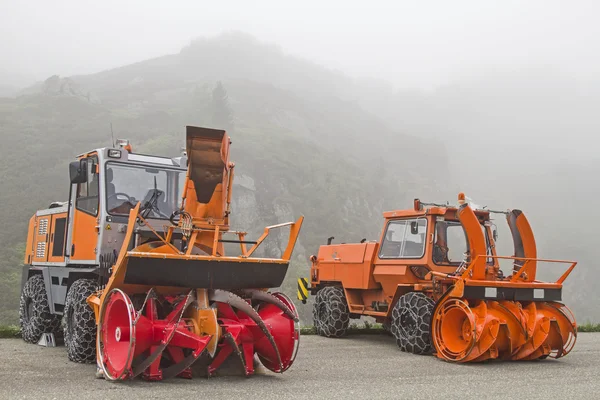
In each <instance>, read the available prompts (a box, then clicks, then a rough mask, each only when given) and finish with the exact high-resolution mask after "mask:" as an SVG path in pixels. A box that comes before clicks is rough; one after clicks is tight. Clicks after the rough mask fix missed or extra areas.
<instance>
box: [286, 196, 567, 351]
mask: <svg viewBox="0 0 600 400" xmlns="http://www.w3.org/2000/svg"><path fill="white" fill-rule="evenodd" d="M492 213H494V212H493V211H490V210H483V209H477V208H475V206H473V207H472V206H471V205H470V204H469V203H468V202H467V201H466V199H465V196H464V194H462V193H461V194H459V199H458V205H457V206H450V205H449V204H433V203H429V204H428V203H424V202H421V201H420V200H418V199H416V200H415V202H414V208H413V209H410V210H398V211H391V212H386V213H384V217H385V226H384V229H383V232H382V235H381V239H380V240H379V241H378V242H367V241H363V242H362V243H360V244H358V243H357V244H328V245H326V246H321V247H320V249H319V252H318V255H317V256H311V263H312V265H311V269H310V281H311V288H310V290H311V292H312V294H314V295H316V297H315V302H314V311H313V315H314V318H315V327H316V330H317V332H318V333H319V334H321V335H323V336H330V337H339V336H342V335H344V334H345V331H346V329H347V327H348V320H349V318H350V317H355V318H356V317H360V316H370V317H374V318H375V319H376V320H377V321H378V322H381V323H383V324H384V327H386V329H387V330H389V331H390V333H392V334H393V335H394V336H395V337H396V339H397V343H398V346H399V347H400V348H401V349H402V350H403V351H407V352H411V353H416V354H427V353H431V352H435V353H436V355H437V356H438V357H439V358H442V359H445V360H447V361H454V362H466V361H483V360H487V359H512V360H521V359H536V358H546V357H548V356H550V357H554V358H558V357H562V356H564V355H566V354H567V353H568V352H569V351H570V350H571V349H572V347H573V345H574V344H575V339H576V335H577V333H576V324H575V319H574V317H573V315H572V313H571V312H570V311H569V309H568V308H567V307H566V306H564V305H563V304H561V303H560V301H561V297H562V285H563V282H564V281H565V279H566V278H567V276H568V275H569V274H570V273H571V271H572V270H573V268H574V267H575V265H576V263H575V262H572V261H562V260H545V259H539V258H537V250H536V244H535V239H534V236H533V232H532V230H531V227H530V225H529V222H528V221H527V219H526V218H525V215H524V214H523V213H522V212H521V211H520V210H509V211H506V212H501V214H504V215H505V216H506V220H507V223H508V225H509V227H510V231H511V234H512V237H513V243H514V255H513V256H510V257H505V256H498V255H497V254H496V245H495V241H496V238H497V235H496V229H495V228H494V225H493V223H492V221H491V219H490V215H491V214H492ZM499 260H510V262H511V263H512V269H511V271H510V272H509V273H507V274H506V276H505V275H504V273H503V271H502V269H501V268H500V263H499ZM541 263H562V264H565V265H567V266H568V267H567V268H566V271H565V272H564V273H563V274H562V275H561V276H560V277H559V278H558V279H557V280H556V281H555V282H542V281H539V280H537V279H536V272H537V269H538V268H539V264H541ZM301 289H303V285H301V282H299V293H298V295H299V297H303V296H302V295H303V293H302V290H301Z"/></svg>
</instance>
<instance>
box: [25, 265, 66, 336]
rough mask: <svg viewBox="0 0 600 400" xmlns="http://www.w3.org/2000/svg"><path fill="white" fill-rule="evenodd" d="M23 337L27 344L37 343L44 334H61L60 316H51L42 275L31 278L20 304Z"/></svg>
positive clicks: (26, 283) (26, 284)
mask: <svg viewBox="0 0 600 400" xmlns="http://www.w3.org/2000/svg"><path fill="white" fill-rule="evenodd" d="M19 323H20V325H21V336H22V337H23V340H24V341H26V342H27V343H37V342H38V341H39V340H40V337H41V336H42V334H44V333H54V334H59V333H60V316H59V315H54V314H50V305H49V304H48V295H47V294H46V285H45V283H44V278H43V277H42V275H33V276H32V277H30V278H29V279H28V280H27V282H25V286H23V291H22V292H21V300H20V302H19Z"/></svg>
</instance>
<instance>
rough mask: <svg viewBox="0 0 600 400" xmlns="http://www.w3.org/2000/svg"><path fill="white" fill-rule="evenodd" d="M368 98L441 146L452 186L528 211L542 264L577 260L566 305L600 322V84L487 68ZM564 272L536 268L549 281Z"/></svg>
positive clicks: (506, 241) (365, 99) (486, 201)
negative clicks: (597, 207) (425, 88)
mask: <svg viewBox="0 0 600 400" xmlns="http://www.w3.org/2000/svg"><path fill="white" fill-rule="evenodd" d="M364 93H366V94H365V95H363V96H362V97H361V100H360V103H361V105H362V106H363V107H364V108H365V109H367V110H369V111H371V112H372V113H373V114H375V115H377V116H379V117H380V118H381V119H382V120H384V121H386V122H387V123H389V124H390V125H393V126H396V127H397V128H398V129H401V130H403V131H406V132H411V133H412V134H415V135H421V136H422V137H427V138H430V139H431V140H435V141H441V142H444V144H445V145H446V148H447V151H448V165H449V168H450V169H451V172H450V174H451V176H452V177H453V179H454V182H455V183H456V185H457V186H458V187H459V188H460V190H462V191H465V192H466V193H467V195H468V196H470V197H471V198H473V199H474V201H475V202H476V203H478V204H481V205H487V206H488V207H489V208H491V209H500V210H503V209H507V208H518V209H521V210H523V211H524V212H525V214H526V215H527V217H528V218H529V219H530V222H531V224H532V228H533V230H534V233H535V235H536V241H537V244H538V255H539V256H540V257H542V258H557V259H569V260H575V261H578V265H577V267H576V268H575V270H574V272H573V273H572V275H571V276H570V277H569V279H568V280H567V281H566V282H565V290H564V298H563V300H564V302H565V303H566V304H567V305H568V306H569V307H571V308H572V309H573V310H574V311H575V314H576V317H577V318H578V319H580V320H582V321H585V320H591V321H598V320H600V308H598V307H597V306H596V304H598V302H599V301H600V294H599V293H598V291H597V289H596V283H595V282H597V281H598V280H599V279H600V273H599V272H598V268H597V264H598V257H597V255H596V251H595V249H596V247H597V244H596V241H597V238H598V233H597V228H596V227H597V226H599V225H600V213H597V212H595V211H594V204H595V202H596V201H597V200H598V199H599V198H600V185H599V184H598V174H599V173H600V152H599V150H598V149H600V139H599V137H598V132H599V131H600V119H598V118H597V116H596V114H597V112H596V111H595V108H596V106H597V104H598V103H599V102H600V86H598V85H597V84H594V83H593V82H592V83H589V84H586V83H583V82H580V81H578V80H576V79H574V78H573V77H572V76H570V75H568V74H566V73H564V72H561V71H558V70H553V69H551V68H547V67H531V68H529V69H521V70H504V71H502V70H498V71H495V72H490V71H488V72H487V73H486V72H485V71H483V72H481V75H480V76H477V77H472V78H469V79H462V80H459V81H456V82H453V83H451V84H450V83H449V84H448V85H446V86H444V87H440V88H438V89H436V90H432V91H429V92H415V91H406V90H398V91H384V90H381V91H378V92H372V93H371V94H368V93H367V92H364ZM495 218H496V223H497V224H498V227H499V231H500V241H499V243H498V246H499V249H500V250H501V252H502V253H503V254H505V255H511V254H512V252H513V249H512V240H511V238H510V232H509V231H508V229H507V228H506V221H505V220H504V218H503V216H496V217H495ZM561 268H562V270H564V269H565V268H564V266H561V265H555V264H542V265H541V266H540V268H539V269H538V271H539V272H540V277H541V278H542V279H546V278H549V277H552V276H553V277H556V276H555V272H556V271H560V270H561Z"/></svg>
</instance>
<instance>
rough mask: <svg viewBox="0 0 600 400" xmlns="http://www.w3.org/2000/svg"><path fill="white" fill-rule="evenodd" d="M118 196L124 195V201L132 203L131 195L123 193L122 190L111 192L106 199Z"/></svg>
mask: <svg viewBox="0 0 600 400" xmlns="http://www.w3.org/2000/svg"><path fill="white" fill-rule="evenodd" d="M119 196H123V197H126V201H128V202H130V203H133V199H132V198H131V197H129V195H128V194H127V193H123V192H117V193H113V194H111V195H109V196H108V197H107V199H106V200H109V199H112V198H113V197H115V198H118V197H119Z"/></svg>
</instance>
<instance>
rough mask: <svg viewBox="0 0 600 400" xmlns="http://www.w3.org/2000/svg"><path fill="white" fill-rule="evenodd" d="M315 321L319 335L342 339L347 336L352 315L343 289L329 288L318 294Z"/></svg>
mask: <svg viewBox="0 0 600 400" xmlns="http://www.w3.org/2000/svg"><path fill="white" fill-rule="evenodd" d="M313 321H314V325H315V328H316V331H317V334H318V335H321V336H325V337H342V336H344V335H345V334H346V331H347V330H348V325H349V323H350V313H349V311H348V303H347V302H346V297H345V295H344V290H343V289H342V288H340V287H336V286H327V287H324V288H323V289H321V290H319V291H318V292H317V296H316V298H315V303H314V306H313Z"/></svg>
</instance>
